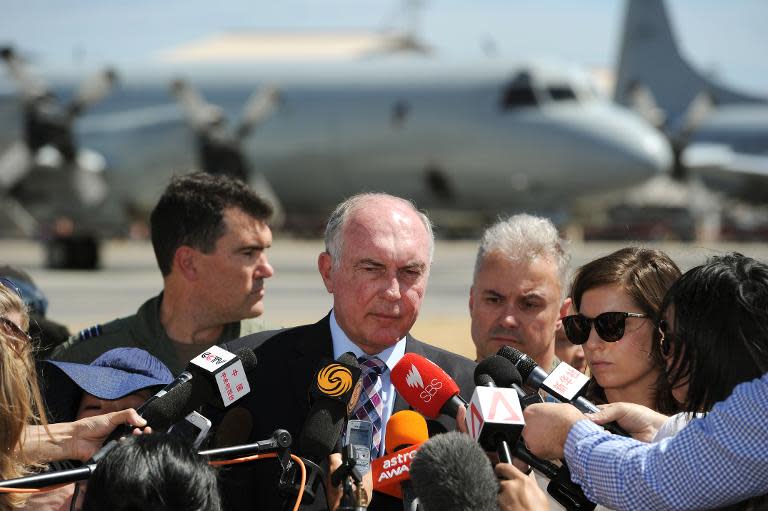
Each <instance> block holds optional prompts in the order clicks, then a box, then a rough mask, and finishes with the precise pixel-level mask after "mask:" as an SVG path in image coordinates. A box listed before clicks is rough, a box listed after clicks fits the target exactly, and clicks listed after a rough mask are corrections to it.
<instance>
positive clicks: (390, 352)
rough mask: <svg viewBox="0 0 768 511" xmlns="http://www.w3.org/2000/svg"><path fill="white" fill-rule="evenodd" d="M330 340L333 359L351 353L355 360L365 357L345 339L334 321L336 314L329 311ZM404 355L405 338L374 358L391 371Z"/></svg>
mask: <svg viewBox="0 0 768 511" xmlns="http://www.w3.org/2000/svg"><path fill="white" fill-rule="evenodd" d="M330 325H331V339H332V340H333V358H335V359H338V358H339V357H340V356H341V355H342V354H343V353H346V352H348V351H351V352H352V353H354V355H355V356H356V357H357V358H360V357H367V356H368V354H367V353H365V352H364V351H363V350H362V349H360V346H358V345H357V344H355V343H354V342H352V341H351V340H350V338H349V337H347V334H346V333H344V330H342V329H341V327H340V326H339V323H338V322H337V321H336V314H335V313H334V311H333V310H331V318H330ZM403 355H405V336H404V337H403V338H402V339H400V340H399V341H397V343H395V344H394V345H393V346H390V347H389V348H387V349H385V350H384V351H382V352H381V353H377V354H376V356H377V357H379V358H380V359H381V361H382V362H384V363H385V364H386V365H387V368H388V369H389V370H390V371H391V370H392V368H393V367H395V365H396V364H397V363H398V362H400V359H401V358H403Z"/></svg>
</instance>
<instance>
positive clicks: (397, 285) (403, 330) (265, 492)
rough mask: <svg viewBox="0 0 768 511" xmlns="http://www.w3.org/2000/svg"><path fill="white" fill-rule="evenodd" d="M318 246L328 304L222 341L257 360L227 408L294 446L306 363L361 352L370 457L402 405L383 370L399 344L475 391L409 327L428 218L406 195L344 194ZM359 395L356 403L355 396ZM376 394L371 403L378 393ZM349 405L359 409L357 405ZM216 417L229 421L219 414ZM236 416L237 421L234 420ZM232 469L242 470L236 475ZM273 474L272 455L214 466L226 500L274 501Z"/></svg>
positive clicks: (263, 505)
mask: <svg viewBox="0 0 768 511" xmlns="http://www.w3.org/2000/svg"><path fill="white" fill-rule="evenodd" d="M325 245H326V250H325V251H324V252H323V253H321V254H320V256H319V258H318V269H319V271H320V274H321V276H322V278H323V282H324V283H325V286H326V289H327V290H328V292H329V293H331V294H333V310H332V311H331V312H330V313H329V314H328V315H327V316H326V317H325V318H323V319H322V320H320V321H319V322H317V323H315V324H313V325H304V326H299V327H296V328H291V329H287V330H280V331H273V332H260V333H257V334H253V335H250V336H247V337H243V338H241V339H238V340H235V341H232V342H230V343H229V344H227V345H225V348H226V349H227V350H229V351H232V352H236V351H237V350H239V349H241V348H243V347H249V348H253V349H254V350H255V352H256V356H257V357H258V361H259V362H258V366H257V368H256V369H255V370H254V371H253V372H252V374H249V381H250V384H251V389H252V390H251V393H250V394H249V395H248V396H246V397H245V398H243V402H242V403H240V408H241V410H240V411H239V412H238V411H230V412H228V413H232V414H233V415H232V417H237V416H239V414H242V408H245V409H247V410H248V412H250V414H249V419H250V420H252V424H251V426H252V427H251V428H250V432H249V434H248V436H247V440H250V441H254V440H260V439H265V438H269V437H270V436H271V435H272V432H273V431H274V430H275V429H277V428H283V429H287V430H288V431H289V432H290V433H291V435H292V436H293V438H294V446H295V445H296V442H295V441H296V440H297V439H298V438H299V437H300V435H301V431H302V428H303V426H304V421H305V419H306V418H307V414H308V412H309V410H310V402H309V399H308V391H309V388H310V383H311V381H312V379H313V377H314V375H315V372H316V371H317V370H318V368H319V367H320V366H321V364H322V363H323V362H324V361H325V360H327V359H336V358H338V357H339V356H340V355H341V354H342V353H345V352H352V353H354V355H355V356H356V357H358V359H359V360H360V361H361V369H363V370H364V378H363V380H364V381H365V371H366V370H367V369H366V363H368V364H369V365H371V364H378V365H377V367H378V369H377V370H376V374H374V375H373V381H374V386H375V388H376V389H377V395H378V396H379V397H380V400H381V405H377V411H376V413H378V418H379V420H378V421H375V420H372V422H378V423H379V424H380V425H381V428H382V429H381V430H380V431H378V434H375V435H374V442H373V445H372V446H371V447H372V452H373V456H374V457H375V456H376V455H377V454H378V453H383V452H384V451H385V449H386V446H385V445H384V429H385V428H386V422H387V420H388V419H389V417H390V416H391V415H392V413H394V412H397V411H399V410H403V409H407V408H408V404H407V403H406V402H405V400H404V399H403V398H402V397H401V396H400V395H399V394H397V393H396V392H395V389H394V387H393V385H392V382H391V378H390V371H391V369H392V368H393V367H394V366H395V364H396V363H397V362H398V361H399V360H400V359H401V358H402V356H403V355H404V354H405V353H406V352H409V353H416V354H419V355H422V356H424V357H426V358H428V359H430V360H432V361H433V362H435V363H436V364H438V365H439V366H441V367H442V368H443V369H444V370H445V371H446V372H447V373H448V374H450V375H451V376H452V377H453V378H454V379H455V380H456V382H457V383H458V385H459V387H460V388H461V389H462V395H463V396H464V398H465V399H469V397H470V396H471V394H472V391H473V390H474V383H473V372H474V368H475V363H474V362H472V361H470V360H469V359H466V358H464V357H461V356H459V355H455V354H453V353H450V352H447V351H445V350H442V349H439V348H436V347H433V346H430V345H428V344H425V343H422V342H420V341H418V340H416V339H414V338H413V337H411V336H410V335H409V334H408V332H409V331H410V329H411V327H412V326H413V324H414V322H415V321H416V318H417V316H418V312H419V308H420V307H421V302H422V300H423V297H424V293H425V291H426V287H427V280H428V277H429V269H430V265H431V261H432V252H433V247H434V238H433V234H432V227H431V223H430V221H429V219H428V218H427V217H426V216H425V215H423V214H422V213H420V212H418V211H417V210H416V209H415V208H414V206H413V205H412V204H411V203H410V202H408V201H405V200H403V199H400V198H398V197H393V196H390V195H386V194H361V195H357V196H354V197H352V198H350V199H348V200H346V201H345V202H343V203H342V204H341V205H339V206H338V207H337V208H336V210H335V211H334V212H333V213H332V214H331V217H330V219H329V221H328V226H327V228H326V234H325ZM372 360H373V361H374V362H371V361H372ZM363 394H365V391H364V392H363ZM364 399H365V398H364V397H361V402H360V403H358V404H359V405H360V404H364V401H362V400H364ZM375 401H376V402H377V403H378V401H379V399H378V397H377V398H376V400H375ZM356 408H358V407H356ZM353 413H355V414H356V415H357V416H358V417H360V416H361V415H360V411H359V409H358V411H357V412H353ZM224 422H230V421H228V420H227V418H226V417H225V419H224ZM231 422H233V423H234V422H235V421H234V420H232V421H231ZM237 422H238V423H239V424H240V426H242V422H243V421H237ZM432 426H433V429H437V430H439V429H441V428H444V429H449V430H451V429H455V427H456V423H455V421H454V420H453V419H451V418H449V417H444V416H443V417H441V418H440V420H439V423H438V422H435V423H433V424H432ZM221 429H222V431H221V432H220V434H219V437H220V438H221V437H223V436H227V435H226V432H225V431H223V430H225V429H226V428H221ZM242 436H243V437H245V434H243V435H242ZM228 440H229V443H232V441H233V440H235V439H234V438H229V439H228ZM237 440H240V441H244V440H246V438H240V439H237ZM299 454H301V452H300V451H299ZM238 471H240V472H241V473H239V474H236V472H238ZM245 472H247V474H245ZM278 476H279V470H278V466H277V463H274V462H269V461H267V462H259V463H253V464H250V466H248V467H243V468H242V469H237V470H234V471H233V473H231V474H229V475H228V474H226V473H225V474H223V476H222V480H223V482H224V488H223V494H224V495H223V496H224V500H225V505H226V507H227V508H228V509H246V508H247V509H253V508H254V506H259V507H258V509H270V510H272V509H281V506H284V504H283V503H281V501H282V499H281V498H279V496H278V495H277V490H276V488H277V479H278ZM326 508H327V506H326V503H325V496H324V495H323V492H322V491H320V492H319V495H318V498H317V499H316V500H315V503H314V505H313V506H312V507H311V508H310V507H306V509H326ZM398 508H399V509H402V503H400V502H399V501H397V502H392V501H391V500H390V499H388V498H386V496H384V495H379V494H374V495H373V498H372V500H371V505H370V509H398Z"/></svg>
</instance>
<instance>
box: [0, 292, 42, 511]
mask: <svg viewBox="0 0 768 511" xmlns="http://www.w3.org/2000/svg"><path fill="white" fill-rule="evenodd" d="M0 307H2V309H0V315H2V316H5V315H6V314H9V313H14V312H15V313H19V314H21V316H22V322H23V323H24V320H25V319H26V321H27V323H26V324H28V321H29V320H28V318H27V316H26V310H25V308H24V304H23V302H22V301H21V298H19V297H18V296H17V295H16V294H15V293H14V292H13V291H12V290H10V289H8V288H6V287H5V286H2V285H0ZM32 352H33V347H32V345H31V343H30V342H29V341H28V339H19V338H17V337H15V336H13V335H12V334H10V333H8V332H6V331H4V330H0V478H2V479H10V478H13V477H19V476H22V475H24V474H26V473H27V472H28V467H29V466H30V465H34V461H35V460H27V459H25V456H24V451H23V449H22V437H23V435H24V429H25V428H26V427H27V426H28V425H30V424H43V425H46V426H47V421H46V419H45V408H44V407H43V398H42V396H41V395H40V387H39V386H38V383H37V377H36V374H37V373H36V371H35V361H34V357H33V355H32ZM25 500H26V496H25V495H24V494H16V493H0V510H6V509H12V508H15V507H20V506H21V505H22V504H23V503H24V501H25Z"/></svg>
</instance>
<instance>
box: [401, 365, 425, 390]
mask: <svg viewBox="0 0 768 511" xmlns="http://www.w3.org/2000/svg"><path fill="white" fill-rule="evenodd" d="M405 383H407V384H408V386H409V387H411V388H416V387H421V388H422V389H423V388H424V380H423V379H422V378H421V373H419V370H418V369H416V366H415V365H413V364H411V368H410V369H409V370H408V373H407V374H406V375H405Z"/></svg>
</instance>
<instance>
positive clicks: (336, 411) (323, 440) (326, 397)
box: [280, 352, 362, 504]
mask: <svg viewBox="0 0 768 511" xmlns="http://www.w3.org/2000/svg"><path fill="white" fill-rule="evenodd" d="M361 375H362V371H361V370H360V364H358V362H357V357H355V355H354V354H353V353H350V352H347V353H343V354H342V355H341V356H340V357H339V358H338V359H337V360H334V361H331V362H329V363H326V364H324V365H323V366H321V367H320V369H319V370H318V371H317V373H316V374H315V378H314V379H313V381H312V385H311V386H310V388H309V395H310V397H311V398H312V399H313V400H314V403H313V404H312V407H311V408H310V410H309V413H308V414H307V418H306V419H305V420H304V425H303V427H302V430H301V433H300V435H299V442H298V452H299V453H300V454H301V456H302V458H304V459H305V463H304V464H305V466H306V468H307V479H306V485H305V488H304V496H303V497H302V502H304V503H308V504H311V503H312V502H314V500H315V497H316V495H317V491H318V489H319V488H320V486H321V483H322V480H323V479H324V477H325V471H324V470H323V469H321V468H320V466H319V464H320V463H322V462H324V461H325V460H326V459H327V458H328V456H329V455H330V454H331V453H333V452H334V451H335V449H336V445H337V443H338V442H339V438H341V432H342V430H343V428H344V424H345V422H346V420H347V417H349V414H350V412H351V411H352V409H353V408H354V406H355V405H356V404H357V400H358V397H359V396H360V391H361V383H360V376H361ZM286 477H287V479H283V478H281V485H280V490H281V494H282V495H283V496H285V497H289V498H290V497H295V496H296V494H297V493H298V488H299V479H298V477H299V473H298V471H297V470H295V469H294V470H293V471H292V472H291V473H289V474H287V475H286Z"/></svg>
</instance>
